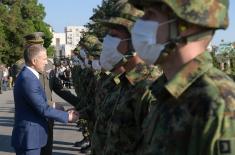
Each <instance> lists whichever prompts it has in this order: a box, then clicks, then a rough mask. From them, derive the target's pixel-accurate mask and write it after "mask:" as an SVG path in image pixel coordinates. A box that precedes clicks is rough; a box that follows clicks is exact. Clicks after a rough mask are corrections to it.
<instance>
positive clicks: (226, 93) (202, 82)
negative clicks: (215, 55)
mask: <svg viewBox="0 0 235 155" xmlns="http://www.w3.org/2000/svg"><path fill="white" fill-rule="evenodd" d="M152 93H153V94H154V95H155V96H156V98H157V102H156V103H157V104H156V105H155V106H154V108H153V109H152V110H151V112H150V113H149V115H148V117H147V118H146V120H145V121H144V124H143V137H142V143H141V145H139V146H140V150H138V151H137V152H138V153H139V154H141V155H156V154H157V155H225V154H226V155H232V154H233V155H234V154H235V150H234V149H235V143H234V142H235V119H234V118H235V84H234V82H233V81H232V80H231V79H230V78H229V77H228V76H226V75H225V74H224V73H223V72H221V71H219V70H218V69H216V68H215V67H213V65H212V59H211V56H210V54H209V53H207V52H205V53H203V54H201V55H199V56H198V57H196V58H195V59H193V60H192V61H190V62H189V63H187V64H185V65H184V66H183V67H182V68H181V70H180V71H179V72H178V73H177V74H176V75H175V76H174V77H173V78H172V79H171V80H170V81H167V80H166V78H165V77H164V76H162V77H160V78H159V79H158V80H157V81H156V82H155V83H154V84H153V85H152Z"/></svg>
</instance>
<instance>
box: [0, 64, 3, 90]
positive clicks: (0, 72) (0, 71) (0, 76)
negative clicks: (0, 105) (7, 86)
mask: <svg viewBox="0 0 235 155" xmlns="http://www.w3.org/2000/svg"><path fill="white" fill-rule="evenodd" d="M2 78H3V70H2V66H1V65H0V94H2Z"/></svg>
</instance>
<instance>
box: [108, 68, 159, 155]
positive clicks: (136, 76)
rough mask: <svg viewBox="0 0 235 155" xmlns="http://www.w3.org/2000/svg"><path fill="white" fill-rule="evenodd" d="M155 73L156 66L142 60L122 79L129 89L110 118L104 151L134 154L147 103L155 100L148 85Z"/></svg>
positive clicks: (147, 107)
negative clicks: (150, 65)
mask: <svg viewBox="0 0 235 155" xmlns="http://www.w3.org/2000/svg"><path fill="white" fill-rule="evenodd" d="M158 76H159V75H158V74H157V70H156V67H149V66H147V65H145V64H138V65H137V66H136V68H134V69H133V70H132V71H130V72H128V73H126V74H125V76H124V78H123V79H122V81H121V82H122V83H124V84H125V87H126V88H128V89H126V91H125V92H123V94H122V95H121V97H120V100H119V101H118V103H116V105H115V108H114V110H113V113H112V116H111V118H110V121H109V125H108V137H107V141H106V146H105V150H104V154H107V155H116V154H135V149H136V145H137V143H138V141H139V139H140V138H141V136H140V135H141V133H142V128H141V125H142V121H143V119H144V118H145V116H146V115H147V113H148V109H149V105H150V104H151V103H152V102H153V101H155V98H154V97H153V96H152V94H151V92H150V90H149V86H150V84H151V83H152V82H153V81H154V80H155V79H156V78H157V77H158Z"/></svg>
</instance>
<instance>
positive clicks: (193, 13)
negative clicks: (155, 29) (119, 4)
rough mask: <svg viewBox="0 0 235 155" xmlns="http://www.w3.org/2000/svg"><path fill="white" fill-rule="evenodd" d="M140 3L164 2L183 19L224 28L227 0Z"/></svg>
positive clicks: (149, 0) (147, 1)
mask: <svg viewBox="0 0 235 155" xmlns="http://www.w3.org/2000/svg"><path fill="white" fill-rule="evenodd" d="M140 1H141V5H148V6H149V5H151V4H153V3H165V4H166V5H168V6H169V7H170V8H171V9H172V10H173V11H174V13H175V14H176V15H177V16H178V17H179V18H181V19H182V20H184V21H187V22H189V23H192V24H196V25H201V26H204V27H208V28H215V29H217V28H218V29H220V28H221V29H226V28H227V26H228V5H229V2H228V0H140Z"/></svg>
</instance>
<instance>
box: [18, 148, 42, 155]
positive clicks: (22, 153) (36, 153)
mask: <svg viewBox="0 0 235 155" xmlns="http://www.w3.org/2000/svg"><path fill="white" fill-rule="evenodd" d="M15 152H16V155H40V152H41V148H39V149H34V150H23V149H15Z"/></svg>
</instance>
